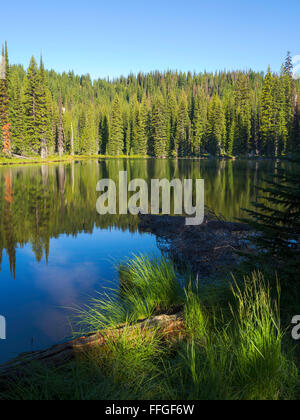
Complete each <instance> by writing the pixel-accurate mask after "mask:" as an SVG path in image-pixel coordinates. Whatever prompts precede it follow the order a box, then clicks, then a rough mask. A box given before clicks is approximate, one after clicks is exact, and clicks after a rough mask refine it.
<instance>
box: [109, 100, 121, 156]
mask: <svg viewBox="0 0 300 420" xmlns="http://www.w3.org/2000/svg"><path fill="white" fill-rule="evenodd" d="M123 149H124V130H123V119H122V112H121V103H120V99H119V96H118V95H116V96H115V98H114V101H113V105H112V114H111V128H110V139H109V145H108V154H109V155H111V156H118V155H121V154H122V153H123Z"/></svg>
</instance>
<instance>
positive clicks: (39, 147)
mask: <svg viewBox="0 0 300 420" xmlns="http://www.w3.org/2000/svg"><path fill="white" fill-rule="evenodd" d="M3 54H4V58H3V60H4V61H5V62H6V63H7V78H6V82H5V83H3V82H2V81H1V82H0V115H1V112H2V114H3V110H5V109H6V113H5V115H6V117H5V118H6V119H7V118H8V117H7V116H8V115H9V121H10V123H11V132H12V150H13V152H16V153H21V154H27V155H36V154H39V153H41V155H43V156H46V155H47V154H53V153H54V152H55V151H57V152H58V153H59V154H60V155H61V154H62V149H61V147H60V146H59V144H58V143H59V141H60V139H61V138H62V136H63V143H64V147H63V149H64V150H63V152H64V153H73V151H74V153H76V154H90V153H95V152H96V153H97V150H98V151H99V153H100V154H102V155H103V154H108V155H111V156H117V155H121V154H126V155H140V156H145V155H150V156H155V157H167V156H171V157H177V156H179V157H185V156H200V155H202V154H207V153H211V154H214V155H222V154H227V155H247V154H248V153H250V154H252V155H257V154H258V155H262V154H265V155H270V156H273V155H281V154H285V153H287V152H289V151H292V150H295V149H297V147H299V144H300V139H299V137H300V135H299V112H298V111H297V109H298V108H299V107H298V105H297V101H296V98H297V97H298V98H299V91H300V86H299V82H298V81H294V80H293V79H292V71H291V66H292V64H291V60H290V58H289V56H288V57H287V60H286V63H285V64H284V66H283V68H282V72H281V75H280V76H278V75H276V74H272V73H271V71H270V70H269V71H268V73H267V74H266V76H265V77H264V76H263V75H262V74H261V73H254V72H252V71H248V72H227V73H225V72H220V73H216V74H211V73H204V74H193V75H192V74H191V73H188V74H185V73H178V72H165V73H159V72H154V73H149V74H138V75H137V76H134V75H129V76H128V77H127V78H124V77H120V78H119V79H115V80H113V81H108V80H102V79H99V80H95V81H92V80H91V78H90V76H89V75H85V76H76V75H75V74H74V73H73V72H69V73H63V74H57V73H55V72H54V71H46V70H44V67H43V63H42V62H41V65H40V67H39V68H38V66H37V65H36V63H35V60H34V59H32V60H31V63H30V65H29V68H28V70H27V73H26V74H25V72H24V69H23V68H22V67H21V66H11V65H10V66H9V65H8V53H7V47H6V48H5V51H4V50H3ZM1 92H2V93H1ZM297 94H298V95H297ZM60 97H62V109H63V115H62V118H61V119H60V117H59V115H60V112H59V108H60ZM1 109H2V111H1ZM3 115H4V114H3ZM2 119H3V118H2ZM60 120H62V122H61V123H60ZM3 121H4V120H3ZM61 124H62V127H61V128H60V125H61ZM60 133H63V134H62V135H61V134H60ZM71 144H73V148H72V147H71ZM71 149H72V152H71Z"/></svg>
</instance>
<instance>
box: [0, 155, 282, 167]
mask: <svg viewBox="0 0 300 420" xmlns="http://www.w3.org/2000/svg"><path fill="white" fill-rule="evenodd" d="M95 159H157V160H196V161H197V160H199V161H200V160H210V159H211V160H228V161H229V160H231V161H243V160H247V161H263V160H269V161H274V160H275V161H276V160H285V159H286V156H280V157H267V156H253V157H246V156H245V157H234V156H231V157H230V156H200V157H190V156H186V157H153V156H136V155H133V156H128V155H120V156H108V155H91V156H86V155H74V156H71V155H66V156H63V157H61V158H60V157H58V156H50V157H48V158H45V159H42V158H40V157H36V158H35V157H32V158H31V157H26V158H25V157H20V158H18V157H12V158H2V157H0V167H1V166H18V165H42V164H51V163H71V162H76V161H85V160H95Z"/></svg>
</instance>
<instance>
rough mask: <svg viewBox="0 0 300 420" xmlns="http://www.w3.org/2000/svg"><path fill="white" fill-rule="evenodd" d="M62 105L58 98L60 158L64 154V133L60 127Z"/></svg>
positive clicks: (61, 126)
mask: <svg viewBox="0 0 300 420" xmlns="http://www.w3.org/2000/svg"><path fill="white" fill-rule="evenodd" d="M62 114H63V105H62V97H61V96H60V98H59V122H58V155H59V157H62V155H63V153H64V133H63V125H62Z"/></svg>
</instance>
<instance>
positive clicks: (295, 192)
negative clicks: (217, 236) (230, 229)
mask: <svg viewBox="0 0 300 420" xmlns="http://www.w3.org/2000/svg"><path fill="white" fill-rule="evenodd" d="M287 161H288V162H290V167H289V168H285V169H282V168H278V169H277V170H276V173H275V174H274V178H273V179H268V180H267V186H266V187H264V188H259V189H258V190H259V192H260V194H261V195H262V196H261V197H260V200H259V201H258V202H256V203H253V207H254V208H253V209H250V210H247V214H248V215H249V216H250V218H249V219H246V222H247V223H248V224H249V225H250V226H251V227H252V228H253V229H254V231H255V232H256V234H255V235H252V236H251V237H250V240H251V241H252V242H253V243H254V244H255V246H256V247H257V251H258V255H257V253H255V254H254V256H253V257H254V258H252V257H251V256H250V258H251V260H252V259H253V261H255V263H256V264H263V265H265V264H266V263H265V262H266V261H269V264H270V265H271V267H272V269H277V270H279V271H280V272H281V273H283V274H284V276H285V278H286V280H287V281H288V282H291V281H292V280H293V279H294V280H298V276H299V272H300V248H299V238H300V183H299V182H300V156H299V154H298V155H296V156H295V157H294V158H293V159H288V160H287Z"/></svg>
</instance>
